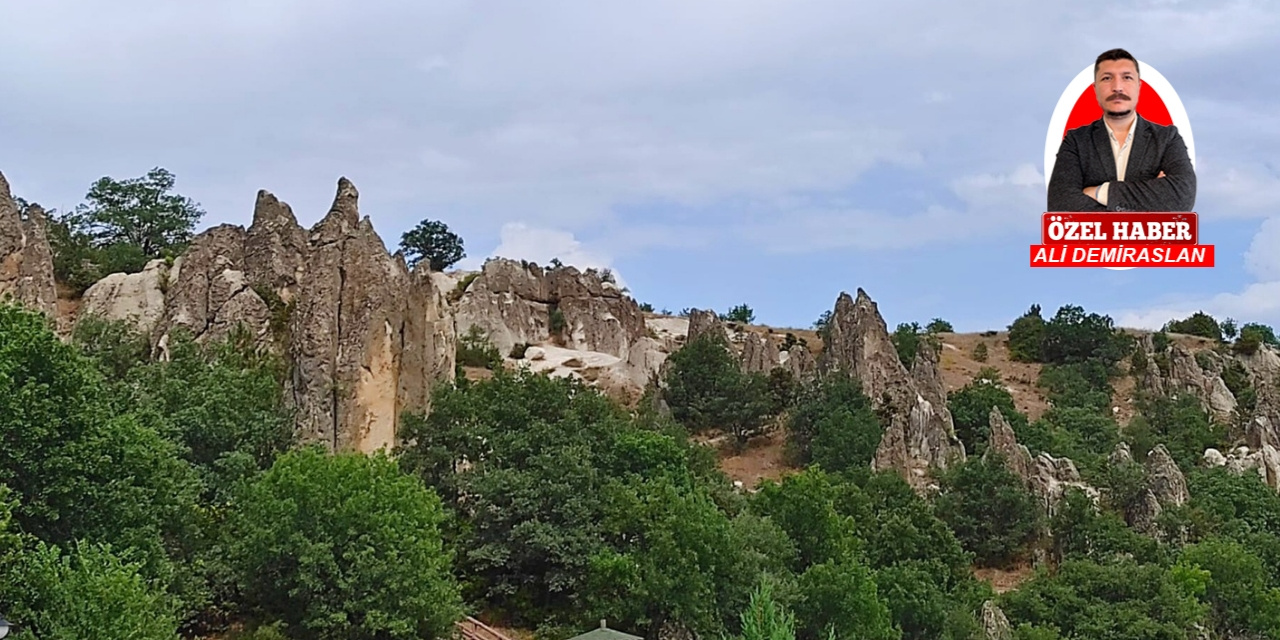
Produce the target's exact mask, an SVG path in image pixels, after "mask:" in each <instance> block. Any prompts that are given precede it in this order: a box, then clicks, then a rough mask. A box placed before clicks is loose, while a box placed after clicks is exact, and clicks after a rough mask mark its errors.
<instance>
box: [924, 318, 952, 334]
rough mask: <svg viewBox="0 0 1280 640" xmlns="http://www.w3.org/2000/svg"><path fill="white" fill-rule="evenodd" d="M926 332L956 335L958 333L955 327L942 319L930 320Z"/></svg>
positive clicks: (925, 328)
mask: <svg viewBox="0 0 1280 640" xmlns="http://www.w3.org/2000/svg"><path fill="white" fill-rule="evenodd" d="M924 330H925V331H926V332H927V333H955V331H956V329H955V327H953V326H951V323H950V322H947V321H946V320H943V319H942V318H934V319H933V320H930V321H929V324H927V325H925V327H924Z"/></svg>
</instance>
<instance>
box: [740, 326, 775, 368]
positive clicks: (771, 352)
mask: <svg viewBox="0 0 1280 640" xmlns="http://www.w3.org/2000/svg"><path fill="white" fill-rule="evenodd" d="M780 359H781V358H780V354H779V353H778V346H777V345H776V344H774V342H773V340H772V339H771V338H770V337H769V336H762V335H760V334H758V333H755V332H754V331H748V332H747V333H746V335H745V336H744V339H743V343H742V355H741V362H742V370H743V371H746V372H747V373H769V372H770V371H773V370H774V369H775V368H777V367H778V366H779V365H780Z"/></svg>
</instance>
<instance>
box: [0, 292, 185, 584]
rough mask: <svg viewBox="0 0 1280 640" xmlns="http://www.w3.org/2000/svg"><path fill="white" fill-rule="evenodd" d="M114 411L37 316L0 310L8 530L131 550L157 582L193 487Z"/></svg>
mask: <svg viewBox="0 0 1280 640" xmlns="http://www.w3.org/2000/svg"><path fill="white" fill-rule="evenodd" d="M116 408H117V407H116V402H115V401H114V400H113V398H112V397H111V393H110V389H109V388H108V387H107V385H106V382H105V381H104V379H103V377H102V374H101V373H100V372H99V371H98V370H97V368H96V367H95V366H94V363H93V361H91V360H90V359H89V358H87V357H86V356H84V355H83V354H81V353H80V352H79V350H78V349H77V347H75V346H74V345H71V344H67V343H64V342H62V341H61V340H60V339H59V338H58V336H57V335H56V334H55V333H54V332H53V330H52V328H51V327H50V326H49V323H48V322H47V321H46V319H45V318H44V316H43V315H41V314H39V313H37V312H33V311H29V310H25V309H21V308H19V307H16V306H13V305H8V304H0V433H4V434H6V438H5V446H3V447H0V483H2V484H4V485H7V486H9V487H10V488H11V489H13V491H14V494H15V497H16V499H17V500H18V501H19V506H18V507H17V509H16V510H15V512H14V519H15V522H16V524H17V525H18V526H19V527H20V528H21V530H22V531H24V532H27V533H29V534H31V535H33V536H36V537H38V538H39V539H41V540H43V541H45V542H48V543H51V544H56V545H59V546H62V547H64V548H69V547H70V545H72V544H74V543H75V542H76V541H85V542H88V543H110V544H112V545H113V547H115V548H119V549H129V548H132V549H135V550H137V551H138V552H139V553H141V554H143V556H144V557H145V559H146V569H147V571H148V574H147V575H148V576H149V577H160V576H161V575H163V574H164V573H165V572H166V571H167V570H168V563H167V559H166V556H165V553H164V550H165V546H166V541H168V542H169V543H172V542H173V541H174V540H175V539H180V538H181V537H182V536H183V535H185V530H186V527H187V526H189V525H190V523H191V517H192V511H193V507H194V500H195V495H196V490H197V488H198V485H197V484H196V481H195V478H194V476H193V475H192V473H191V470H190V468H189V467H187V466H186V465H185V464H184V463H183V461H182V460H181V459H180V458H179V451H178V448H177V447H176V446H175V445H174V444H172V443H171V442H169V441H167V440H166V439H165V438H164V437H162V436H161V434H160V433H158V432H157V431H156V430H155V429H153V428H150V427H149V426H147V425H146V424H144V423H143V422H142V421H140V420H139V419H138V418H137V417H136V416H134V415H130V414H122V413H118V412H116V411H115V410H114V409H116Z"/></svg>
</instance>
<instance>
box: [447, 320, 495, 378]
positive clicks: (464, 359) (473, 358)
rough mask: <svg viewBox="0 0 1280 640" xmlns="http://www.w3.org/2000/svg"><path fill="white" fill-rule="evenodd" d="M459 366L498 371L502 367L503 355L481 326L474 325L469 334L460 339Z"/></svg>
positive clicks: (458, 350) (468, 331)
mask: <svg viewBox="0 0 1280 640" xmlns="http://www.w3.org/2000/svg"><path fill="white" fill-rule="evenodd" d="M457 360H458V365H459V366H463V367H483V368H485V369H497V368H499V367H501V366H502V354H501V353H499V352H498V348H497V347H495V346H494V345H493V343H492V342H490V341H489V336H488V335H487V334H486V333H485V331H484V329H482V328H480V325H476V324H473V325H471V327H470V328H468V329H467V333H466V334H465V335H463V336H462V337H461V338H459V339H458V347H457Z"/></svg>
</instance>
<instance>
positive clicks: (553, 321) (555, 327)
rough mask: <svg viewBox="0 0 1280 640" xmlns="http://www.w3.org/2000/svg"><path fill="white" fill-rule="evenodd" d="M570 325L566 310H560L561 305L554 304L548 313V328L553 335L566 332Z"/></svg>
mask: <svg viewBox="0 0 1280 640" xmlns="http://www.w3.org/2000/svg"><path fill="white" fill-rule="evenodd" d="M568 326H569V323H568V322H566V321H565V319H564V312H563V311H561V310H560V307H557V306H554V305H553V306H552V307H551V310H550V311H549V312H548V313H547V330H548V331H549V332H550V333H551V335H553V336H559V335H561V334H562V333H564V330H565V329H566V328H567V327H568Z"/></svg>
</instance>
